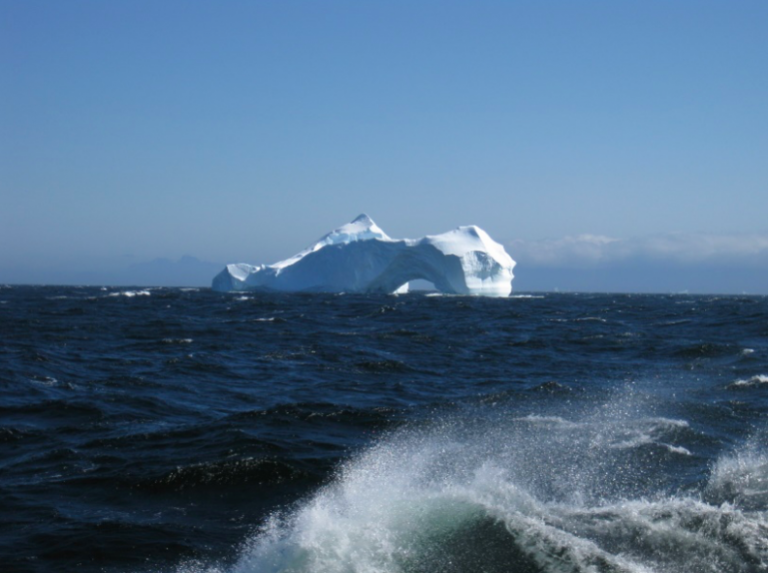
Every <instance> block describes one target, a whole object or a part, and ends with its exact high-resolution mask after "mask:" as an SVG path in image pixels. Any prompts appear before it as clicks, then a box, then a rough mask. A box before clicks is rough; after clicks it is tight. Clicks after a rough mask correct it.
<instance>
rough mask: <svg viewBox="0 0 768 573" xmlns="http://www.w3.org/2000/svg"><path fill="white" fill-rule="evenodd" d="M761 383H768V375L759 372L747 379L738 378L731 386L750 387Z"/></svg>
mask: <svg viewBox="0 0 768 573" xmlns="http://www.w3.org/2000/svg"><path fill="white" fill-rule="evenodd" d="M761 384H768V376H766V375H765V374H757V375H755V376H752V377H750V378H747V379H745V380H736V381H735V382H731V383H730V384H729V385H728V387H729V388H749V387H752V386H760V385H761Z"/></svg>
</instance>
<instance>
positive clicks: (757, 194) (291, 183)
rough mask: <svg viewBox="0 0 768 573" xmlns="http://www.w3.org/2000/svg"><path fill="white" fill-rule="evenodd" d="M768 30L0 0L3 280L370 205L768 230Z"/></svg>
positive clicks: (548, 17)
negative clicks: (8, 272)
mask: <svg viewBox="0 0 768 573" xmlns="http://www.w3.org/2000/svg"><path fill="white" fill-rule="evenodd" d="M767 30H768V2H764V1H740V2H726V1H718V2H711V1H707V0H695V1H693V0H691V1H683V0H680V1H674V2H669V1H667V0H665V1H652V0H643V1H613V0H612V1H607V0H606V1H602V2H595V1H590V0H584V1H579V2H574V1H571V0H568V1H558V2H555V1H551V2H550V1H535V2H534V1H512V0H509V1H504V2H484V1H477V2H475V1H472V2H470V1H466V2H452V1H439V2H438V1H435V2H427V1H422V2H419V1H415V0H410V1H407V2H398V1H389V0H388V1H382V2H373V1H349V2H338V1H333V0H331V1H323V2H315V1H304V2H301V1H287V2H277V1H275V2H266V1H263V2H259V1H242V2H241V1H222V2H214V1H212V0H211V1H207V2H200V1H189V0H183V1H182V0H178V1H177V0H164V1H159V2H158V1H155V0H151V1H142V0H130V1H128V0H126V1H119V0H112V1H106V2H105V1H103V0H94V1H76V0H72V1H59V0H56V1H38V0H2V1H0V198H1V199H2V201H1V204H0V245H2V246H1V247H0V282H2V281H3V280H9V279H8V277H7V276H6V277H5V279H4V277H3V275H2V273H3V270H4V269H9V268H19V267H20V266H31V267H35V266H38V267H39V266H44V265H54V266H55V265H61V264H68V265H75V266H77V265H80V266H82V267H87V266H89V265H99V264H101V262H102V261H104V260H107V259H118V258H121V257H122V258H123V259H124V260H126V261H142V260H149V259H152V258H155V257H169V258H178V257H180V256H182V255H185V254H190V255H194V256H196V257H199V258H201V259H204V260H210V261H216V262H233V261H245V262H251V263H261V262H267V263H269V262H274V261H275V260H277V259H280V258H284V257H286V256H289V255H291V254H293V253H294V252H296V251H298V250H299V249H301V248H303V247H305V246H306V245H308V244H309V243H311V242H313V241H314V240H315V239H316V238H318V237H319V236H320V235H322V234H323V233H325V232H326V231H328V230H330V229H332V228H334V227H336V226H339V225H341V224H343V223H345V222H347V221H349V220H351V219H352V218H354V217H355V216H356V215H358V214H359V213H361V212H366V213H368V214H369V215H371V216H372V217H373V218H374V219H375V220H376V221H377V223H379V225H380V226H381V227H382V228H383V229H384V230H385V231H386V232H387V233H389V234H390V235H391V236H393V237H414V236H421V235H424V234H428V233H438V232H442V231H446V230H448V229H450V228H453V227H455V226H457V225H460V224H478V225H480V226H481V227H483V228H485V229H486V230H487V231H488V232H489V233H490V234H491V236H493V237H494V238H496V239H498V240H500V241H514V240H518V241H540V240H544V239H556V238H558V237H564V236H567V235H579V234H585V233H587V234H592V235H605V236H609V237H613V238H619V239H622V238H630V237H642V236H647V235H655V234H667V233H698V234H702V233H703V234H709V233H714V234H720V235H723V234H725V235H737V234H752V235H755V234H756V235H761V236H762V235H768V32H766V31H767ZM513 256H514V253H513ZM11 278H13V277H11Z"/></svg>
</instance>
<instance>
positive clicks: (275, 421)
mask: <svg viewBox="0 0 768 573" xmlns="http://www.w3.org/2000/svg"><path fill="white" fill-rule="evenodd" d="M0 571H2V572H3V573H15V572H35V573H37V572H72V571H77V572H84V573H92V572H110V573H112V572H120V573H147V572H167V573H214V572H217V573H251V572H258V573H262V572H264V573H266V572H270V573H271V572H290V573H303V572H317V573H342V572H343V573H374V572H382V573H394V572H408V573H416V572H419V573H437V572H456V573H464V572H467V573H469V572H472V573H478V572H485V573H502V572H505V573H545V572H546V573H550V572H557V573H619V572H622V573H623V572H632V573H640V572H642V573H650V572H658V573H709V572H712V573H727V572H765V571H768V298H765V297H748V296H722V297H717V296H691V295H685V294H681V295H674V296H672V295H670V296H665V295H611V294H599V295H595V294H541V295H539V294H521V295H515V296H513V297H510V298H505V299H483V298H470V297H453V296H429V295H425V294H419V293H412V294H408V295H402V296H358V295H323V294H307V295H297V294H291V295H280V294H243V293H238V294H220V293H214V292H211V291H210V290H208V289H170V288H167V289H141V288H134V289H126V288H93V287H88V288H77V287H21V286H18V287H17V286H11V287H2V288H0Z"/></svg>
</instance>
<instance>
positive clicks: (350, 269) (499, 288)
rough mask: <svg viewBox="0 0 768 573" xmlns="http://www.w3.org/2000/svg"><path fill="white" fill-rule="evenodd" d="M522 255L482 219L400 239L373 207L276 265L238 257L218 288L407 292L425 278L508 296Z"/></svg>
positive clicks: (451, 288) (448, 287) (455, 290)
mask: <svg viewBox="0 0 768 573" xmlns="http://www.w3.org/2000/svg"><path fill="white" fill-rule="evenodd" d="M514 266H515V261H513V260H512V258H511V257H510V256H509V255H508V254H507V252H506V251H505V250H504V247H503V246H502V245H500V244H499V243H497V242H495V241H494V240H493V239H491V237H490V236H489V235H488V233H486V232H485V231H484V230H483V229H481V228H480V227H478V226H476V225H469V226H465V227H458V228H456V229H454V230H453V231H448V232H447V233H443V234H440V235H428V236H426V237H423V238H421V239H392V238H390V237H389V236H388V235H387V234H386V233H385V232H384V231H382V230H381V228H379V226H378V225H377V224H376V223H375V222H374V221H373V219H371V218H370V217H369V216H368V215H366V214H361V215H359V216H358V217H356V218H355V219H354V220H353V221H352V222H350V223H347V224H346V225H342V226H341V227H339V228H338V229H335V230H333V231H331V232H330V233H328V234H327V235H324V236H323V237H322V238H320V240H318V241H317V242H316V243H315V244H314V245H312V246H311V247H309V248H307V249H305V250H303V251H301V252H300V253H297V254H296V255H294V256H293V257H291V258H289V259H286V260H284V261H280V262H277V263H275V264H272V265H259V266H252V265H246V264H243V263H240V264H231V265H227V267H226V268H225V269H224V270H223V271H222V272H221V273H219V274H218V275H216V277H214V279H213V285H212V287H213V289H214V290H218V291H231V290H238V291H239V290H264V291H270V290H271V291H284V292H359V293H376V292H381V293H394V292H405V291H407V289H408V283H409V282H410V281H412V280H416V279H424V280H427V281H430V282H431V283H432V284H434V285H435V288H437V289H438V290H440V291H441V292H443V293H448V294H468V295H479V296H508V295H509V294H510V292H512V279H513V278H514V275H513V273H512V270H513V268H514Z"/></svg>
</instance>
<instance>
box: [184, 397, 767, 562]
mask: <svg viewBox="0 0 768 573" xmlns="http://www.w3.org/2000/svg"><path fill="white" fill-rule="evenodd" d="M637 411H638V408H637V404H632V405H628V404H623V405H618V406H617V405H615V404H611V405H606V407H605V408H602V409H600V411H599V412H598V413H596V414H593V415H589V416H577V415H574V416H570V417H568V416H560V415H557V416H526V417H516V418H515V417H511V416H510V417H507V418H504V417H500V418H496V419H493V420H487V419H485V420H482V414H481V413H480V412H477V413H476V414H477V415H476V416H474V417H473V416H472V415H469V416H466V415H465V416H462V417H461V418H454V419H451V420H443V421H441V422H439V423H436V424H435V426H433V427H431V428H427V429H413V428H411V429H403V430H400V431H398V432H396V433H394V434H392V435H390V436H389V437H387V438H386V439H384V440H383V441H381V442H380V443H379V444H378V445H376V446H374V447H373V448H371V449H370V450H368V451H366V452H364V453H362V454H361V455H360V456H358V457H357V458H356V459H353V460H352V461H350V462H349V463H347V464H346V465H344V466H343V467H342V468H341V469H340V470H339V472H338V475H337V476H336V479H335V480H334V481H333V483H331V484H330V485H328V486H326V487H324V488H323V489H321V490H320V491H319V492H318V493H317V494H316V495H314V497H312V498H311V499H309V500H306V501H305V502H303V503H300V504H298V505H297V506H296V507H295V508H294V509H292V510H286V511H284V512H282V513H278V514H275V515H273V516H272V517H271V518H270V519H269V520H268V522H267V523H266V524H264V526H263V527H262V529H261V530H260V531H259V533H258V534H257V535H255V536H254V537H253V538H252V539H251V540H250V541H249V542H248V543H247V544H246V545H245V546H244V547H243V549H242V551H241V556H240V558H239V560H238V562H237V563H236V564H235V565H233V566H228V567H226V568H225V569H221V570H226V571H229V572H231V573H257V572H258V573H277V572H291V573H302V572H325V573H342V572H344V573H347V572H360V573H396V572H397V573H416V572H426V573H429V572H438V571H440V572H457V573H459V572H465V571H466V572H470V571H471V572H476V571H484V572H487V573H501V572H512V573H515V572H517V573H650V572H658V573H661V572H664V573H693V572H697V573H710V572H711V573H715V572H717V573H731V572H732V573H735V572H739V573H752V572H755V573H756V572H758V571H765V570H766V568H767V567H768V512H766V509H768V498H766V496H765V494H766V492H768V458H767V457H766V456H765V454H764V453H760V452H759V451H756V452H752V453H750V454H749V455H747V454H741V455H740V456H736V457H728V456H724V457H723V458H722V459H721V461H720V462H718V464H717V465H716V467H714V468H713V470H712V473H711V476H710V478H709V481H708V483H705V484H703V486H701V488H700V491H689V492H687V493H685V494H683V493H679V491H670V488H669V487H666V486H667V485H668V484H665V483H664V479H663V478H664V476H667V477H668V475H669V474H668V473H667V472H666V470H667V469H668V468H666V467H665V463H667V461H668V460H667V461H665V457H664V456H661V455H657V454H658V453H656V454H654V455H645V453H644V451H645V450H644V449H643V448H645V447H646V446H647V444H646V443H639V444H634V445H629V444H626V445H625V448H616V447H615V445H616V444H621V443H624V442H625V441H626V440H625V437H626V436H625V432H627V428H629V432H630V434H638V435H639V434H642V435H647V436H649V440H651V441H653V440H655V441H656V442H658V443H659V444H665V445H667V446H668V447H669V448H670V449H671V450H674V449H679V450H683V449H685V450H686V451H687V448H686V447H685V446H683V445H682V444H683V443H684V442H685V441H686V439H688V438H691V436H690V434H691V433H693V430H691V429H690V428H689V426H688V424H687V422H685V421H684V420H674V419H668V418H660V417H656V416H643V415H641V414H638V413H637ZM479 420H480V421H479ZM629 448H631V449H632V455H628V452H627V449H629ZM646 453H647V452H646ZM755 492H757V493H755ZM745 500H748V501H749V503H744V502H745ZM203 570H204V571H209V572H210V571H220V569H215V568H214V569H212V568H208V569H205V568H201V567H199V566H190V565H187V566H184V567H182V568H181V569H180V570H179V571H190V572H191V571H203Z"/></svg>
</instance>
